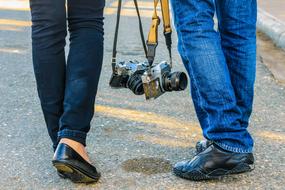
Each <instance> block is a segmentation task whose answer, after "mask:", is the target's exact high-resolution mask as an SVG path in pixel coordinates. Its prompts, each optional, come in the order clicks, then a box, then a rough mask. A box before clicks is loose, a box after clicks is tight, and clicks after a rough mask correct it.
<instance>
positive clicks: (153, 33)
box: [147, 0, 172, 66]
mask: <svg viewBox="0 0 285 190" xmlns="http://www.w3.org/2000/svg"><path fill="white" fill-rule="evenodd" d="M159 1H160V6H161V11H162V19H163V28H164V36H165V42H166V46H167V49H168V51H169V57H170V65H171V66H172V55H171V44H172V41H171V34H172V29H171V21H170V11H169V1H168V0H154V12H153V15H152V24H151V28H150V30H149V34H148V39H147V48H148V49H147V59H148V62H149V63H150V65H151V64H152V63H153V61H154V58H155V52H156V47H157V45H158V26H159V24H160V18H159V16H158V14H157V6H158V3H159Z"/></svg>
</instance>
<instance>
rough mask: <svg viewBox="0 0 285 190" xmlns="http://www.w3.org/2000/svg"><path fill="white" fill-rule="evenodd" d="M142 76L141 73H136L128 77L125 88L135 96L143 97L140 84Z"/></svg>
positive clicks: (141, 83)
mask: <svg viewBox="0 0 285 190" xmlns="http://www.w3.org/2000/svg"><path fill="white" fill-rule="evenodd" d="M142 75H143V71H141V72H136V73H134V74H133V75H131V76H130V78H129V80H128V83H127V87H128V88H129V89H130V90H131V91H133V93H134V94H135V95H143V94H144V89H143V82H142V78H141V77H142Z"/></svg>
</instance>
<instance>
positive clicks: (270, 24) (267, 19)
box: [257, 8, 285, 50]
mask: <svg viewBox="0 0 285 190" xmlns="http://www.w3.org/2000/svg"><path fill="white" fill-rule="evenodd" d="M257 29H258V30H260V31H261V32H263V33H265V34H266V35H268V36H269V37H270V38H271V39H272V40H273V42H274V43H275V44H276V45H277V46H278V47H280V48H282V49H284V50H285V23H284V22H282V21H281V20H279V19H277V18H275V17H274V16H272V15H270V14H269V13H267V12H266V11H264V10H262V9H260V8H259V9H258V17H257Z"/></svg>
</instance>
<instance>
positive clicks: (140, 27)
mask: <svg viewBox="0 0 285 190" xmlns="http://www.w3.org/2000/svg"><path fill="white" fill-rule="evenodd" d="M134 4H135V7H136V12H137V15H138V19H139V30H140V36H141V41H142V45H143V49H144V53H145V56H146V57H147V47H146V43H145V38H144V33H143V26H142V21H141V16H140V12H139V7H138V2H137V0H134ZM121 10H122V0H118V9H117V21H116V29H115V36H114V42H113V55H112V69H113V73H114V72H115V66H116V61H117V42H118V34H119V25H120V17H121Z"/></svg>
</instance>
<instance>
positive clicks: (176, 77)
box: [163, 72, 188, 92]
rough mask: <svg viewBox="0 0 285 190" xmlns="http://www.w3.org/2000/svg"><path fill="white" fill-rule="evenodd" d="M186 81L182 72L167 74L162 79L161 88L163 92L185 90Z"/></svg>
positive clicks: (185, 76)
mask: <svg viewBox="0 0 285 190" xmlns="http://www.w3.org/2000/svg"><path fill="white" fill-rule="evenodd" d="M187 85H188V79H187V75H186V74H185V73H184V72H174V73H167V74H166V75H165V77H164V81H163V88H164V90H165V91H169V92H171V91H182V90H185V89H186V88H187Z"/></svg>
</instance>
